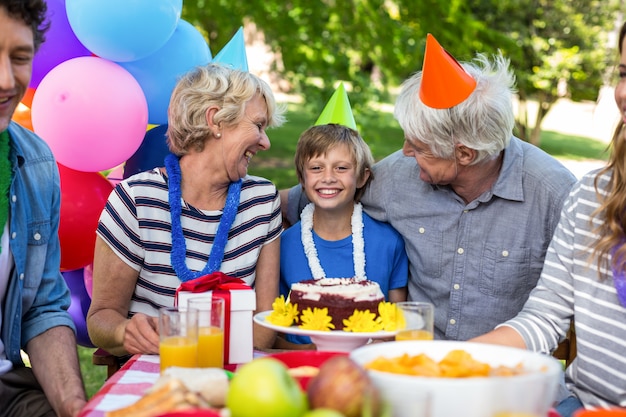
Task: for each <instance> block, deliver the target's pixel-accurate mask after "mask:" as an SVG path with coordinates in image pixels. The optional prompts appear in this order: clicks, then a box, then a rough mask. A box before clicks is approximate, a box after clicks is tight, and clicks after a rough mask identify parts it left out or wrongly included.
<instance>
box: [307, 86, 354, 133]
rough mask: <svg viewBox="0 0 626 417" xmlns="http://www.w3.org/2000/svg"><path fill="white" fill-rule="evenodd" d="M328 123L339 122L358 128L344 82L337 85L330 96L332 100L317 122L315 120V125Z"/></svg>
mask: <svg viewBox="0 0 626 417" xmlns="http://www.w3.org/2000/svg"><path fill="white" fill-rule="evenodd" d="M328 123H337V124H339V125H344V126H348V127H349V128H351V129H354V130H356V122H355V121H354V116H353V115H352V108H351V107H350V100H348V94H347V93H346V89H345V88H344V87H343V83H339V87H337V89H336V90H335V92H334V93H333V95H332V96H331V97H330V100H328V103H327V104H326V107H324V110H322V114H320V117H318V119H317V122H315V126H318V125H325V124H328Z"/></svg>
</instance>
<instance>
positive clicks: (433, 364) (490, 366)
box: [350, 341, 562, 417]
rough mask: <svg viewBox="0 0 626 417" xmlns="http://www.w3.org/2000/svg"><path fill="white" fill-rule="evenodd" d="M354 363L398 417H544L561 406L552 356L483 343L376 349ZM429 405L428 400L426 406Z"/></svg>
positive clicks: (363, 351)
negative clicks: (424, 399) (365, 374)
mask: <svg viewBox="0 0 626 417" xmlns="http://www.w3.org/2000/svg"><path fill="white" fill-rule="evenodd" d="M350 357H351V358H352V359H353V360H354V361H355V362H357V363H358V364H359V365H360V366H362V367H364V368H365V369H366V370H367V372H368V374H369V375H370V377H371V378H372V380H373V382H374V384H375V385H376V386H377V387H378V388H379V389H380V390H381V392H382V396H383V398H384V399H385V400H386V401H388V402H389V403H390V404H391V406H392V408H393V410H394V416H395V417H406V416H409V415H410V416H414V415H419V414H416V413H415V408H416V405H415V404H414V403H415V401H416V400H417V399H418V398H423V397H427V398H428V403H429V404H428V405H422V404H420V405H419V407H421V408H423V409H424V410H423V415H424V416H430V417H452V416H464V417H500V416H502V417H504V416H508V415H516V416H517V415H523V416H528V417H534V416H537V417H543V416H545V415H547V413H548V410H549V409H550V408H551V407H552V405H553V403H554V401H555V400H556V396H557V392H558V385H559V378H560V373H561V372H562V365H561V363H560V362H559V361H558V360H556V359H554V358H553V357H551V356H549V355H542V354H539V353H534V352H531V351H528V350H524V349H516V348H510V347H504V346H497V345H488V344H482V343H471V342H456V341H402V342H387V343H374V344H370V345H366V346H363V347H360V348H358V349H355V350H354V351H352V352H351V353H350ZM420 401H422V402H423V400H420Z"/></svg>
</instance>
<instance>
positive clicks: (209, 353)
mask: <svg viewBox="0 0 626 417" xmlns="http://www.w3.org/2000/svg"><path fill="white" fill-rule="evenodd" d="M187 306H188V307H189V308H194V309H196V310H198V367H200V368H223V367H224V314H225V311H224V308H225V304H224V299H222V298H211V297H194V298H190V299H189V301H187Z"/></svg>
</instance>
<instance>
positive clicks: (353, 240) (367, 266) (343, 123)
mask: <svg viewBox="0 0 626 417" xmlns="http://www.w3.org/2000/svg"><path fill="white" fill-rule="evenodd" d="M355 129H356V123H355V121H354V117H353V115H352V109H351V108H350V101H349V100H348V95H347V93H346V91H345V88H344V86H343V84H339V87H338V88H337V90H335V92H334V94H333V95H332V97H331V98H330V100H329V101H328V104H327V105H326V107H325V108H324V110H323V111H322V113H321V115H320V117H319V118H318V119H317V122H316V123H315V126H312V127H310V128H309V129H307V130H306V131H305V132H304V133H303V134H302V135H301V136H300V139H299V140H298V146H297V148H296V155H295V164H296V171H297V173H298V179H299V180H300V184H301V189H302V190H304V193H305V194H306V196H307V197H308V199H309V201H311V202H310V203H309V204H308V205H307V206H306V207H305V208H304V210H303V212H302V216H301V221H299V222H297V223H296V224H295V225H293V226H292V227H290V228H289V229H287V230H286V231H285V232H283V234H282V237H281V242H280V293H281V294H282V295H284V296H285V297H287V296H288V294H289V290H290V288H291V285H292V284H294V283H297V282H300V281H304V280H313V279H314V280H320V279H324V278H331V279H335V278H339V277H342V278H347V277H355V278H356V279H357V280H366V279H369V280H371V281H375V282H377V283H378V285H379V286H380V289H381V291H382V292H383V294H384V296H385V299H386V300H387V301H392V302H397V301H405V300H406V294H407V289H406V286H407V279H408V275H407V274H408V259H407V255H406V252H405V250H404V242H403V240H402V237H401V236H400V234H399V233H398V232H397V231H395V230H394V229H393V228H392V227H391V226H390V225H388V224H386V223H382V222H379V221H376V220H374V219H372V218H371V217H370V216H368V215H367V214H366V213H364V212H363V208H362V205H361V204H360V202H359V200H360V197H361V195H362V194H363V191H364V189H365V188H366V186H367V183H368V182H369V181H370V180H371V167H372V164H373V163H374V159H373V157H372V153H371V151H370V149H369V147H368V146H367V144H366V143H365V141H363V139H362V138H361V136H360V135H359V133H358V132H357V131H356V130H355ZM276 347H279V348H300V349H304V348H314V345H312V344H311V340H310V339H309V337H303V336H294V335H284V336H283V335H281V336H280V337H278V338H277V344H276Z"/></svg>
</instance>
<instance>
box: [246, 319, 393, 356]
mask: <svg viewBox="0 0 626 417" xmlns="http://www.w3.org/2000/svg"><path fill="white" fill-rule="evenodd" d="M271 313H272V311H271V310H269V311H263V312H261V313H257V314H255V315H254V322H255V323H257V324H259V325H261V326H263V327H267V328H268V329H272V330H275V331H277V332H280V333H288V334H295V335H300V336H309V337H310V338H311V341H312V342H313V343H315V346H317V350H323V351H334V352H350V351H352V350H354V349H356V348H358V347H360V346H363V345H366V344H367V343H368V342H369V341H370V340H372V339H387V338H393V337H394V336H395V334H396V332H344V331H343V330H330V331H327V332H325V331H321V330H306V329H301V328H299V327H298V326H291V327H285V326H277V325H275V324H272V323H269V322H267V321H266V320H265V319H266V317H267V316H268V315H270V314H271Z"/></svg>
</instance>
